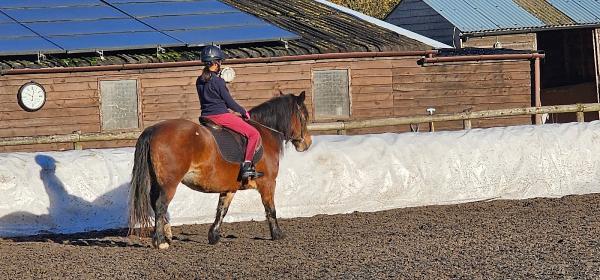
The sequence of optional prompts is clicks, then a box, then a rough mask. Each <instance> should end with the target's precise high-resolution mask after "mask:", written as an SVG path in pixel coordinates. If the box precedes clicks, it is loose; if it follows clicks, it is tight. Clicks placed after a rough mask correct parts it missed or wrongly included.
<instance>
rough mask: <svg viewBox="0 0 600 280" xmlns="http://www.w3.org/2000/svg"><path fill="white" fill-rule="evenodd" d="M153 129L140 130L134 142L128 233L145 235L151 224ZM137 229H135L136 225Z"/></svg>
mask: <svg viewBox="0 0 600 280" xmlns="http://www.w3.org/2000/svg"><path fill="white" fill-rule="evenodd" d="M153 131H154V129H153V128H152V127H149V128H147V129H145V130H144V132H142V134H141V135H140V137H139V138H138V140H137V143H136V144H135V155H134V162H133V171H132V174H131V188H130V190H129V233H128V234H129V235H131V234H137V235H138V236H145V235H146V234H147V231H148V228H150V227H151V226H152V220H153V219H152V216H151V215H152V212H153V211H152V208H151V205H150V188H151V185H152V176H153V174H151V173H152V172H153V168H152V162H151V158H150V140H151V138H152V133H153ZM138 225H139V227H140V228H139V229H138V230H136V226H138Z"/></svg>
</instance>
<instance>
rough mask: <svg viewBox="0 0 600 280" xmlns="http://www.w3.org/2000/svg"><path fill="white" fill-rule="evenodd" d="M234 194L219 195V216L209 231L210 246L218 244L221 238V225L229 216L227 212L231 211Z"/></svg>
mask: <svg viewBox="0 0 600 280" xmlns="http://www.w3.org/2000/svg"><path fill="white" fill-rule="evenodd" d="M234 194H235V193H233V192H227V193H221V194H220V195H219V204H218V205H217V216H216V217H215V222H214V223H213V224H212V226H211V227H210V230H208V243H209V244H217V243H218V242H219V239H220V238H221V235H220V229H221V223H223V218H225V215H226V214H227V210H228V209H229V205H230V204H231V200H232V199H233V195H234Z"/></svg>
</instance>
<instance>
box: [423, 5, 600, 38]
mask: <svg viewBox="0 0 600 280" xmlns="http://www.w3.org/2000/svg"><path fill="white" fill-rule="evenodd" d="M422 1H423V2H425V3H426V4H427V5H429V6H430V7H431V8H433V9H434V10H436V11H437V12H438V13H439V14H440V15H442V16H443V17H444V18H446V19H447V20H448V21H450V22H451V23H452V24H453V25H454V26H456V27H457V28H458V29H459V30H460V31H462V32H463V33H476V32H477V33H480V32H483V33H485V32H494V31H504V30H513V29H514V30H522V29H532V28H541V27H553V26H564V25H589V24H600V0H495V1H487V0H422Z"/></svg>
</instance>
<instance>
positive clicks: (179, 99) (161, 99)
mask: <svg viewBox="0 0 600 280" xmlns="http://www.w3.org/2000/svg"><path fill="white" fill-rule="evenodd" d="M141 99H142V104H143V105H146V104H160V103H194V102H200V101H199V100H198V95H196V94H181V95H174V94H171V95H163V96H161V95H149V96H142V98H141Z"/></svg>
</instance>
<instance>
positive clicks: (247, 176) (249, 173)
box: [241, 170, 265, 180]
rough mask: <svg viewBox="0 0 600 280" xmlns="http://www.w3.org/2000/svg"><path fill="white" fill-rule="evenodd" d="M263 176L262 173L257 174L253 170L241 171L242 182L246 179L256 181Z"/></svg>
mask: <svg viewBox="0 0 600 280" xmlns="http://www.w3.org/2000/svg"><path fill="white" fill-rule="evenodd" d="M264 175H265V174H264V173H262V172H258V171H254V170H248V171H242V176H241V177H242V180H248V179H257V178H260V177H262V176H264Z"/></svg>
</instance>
